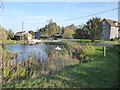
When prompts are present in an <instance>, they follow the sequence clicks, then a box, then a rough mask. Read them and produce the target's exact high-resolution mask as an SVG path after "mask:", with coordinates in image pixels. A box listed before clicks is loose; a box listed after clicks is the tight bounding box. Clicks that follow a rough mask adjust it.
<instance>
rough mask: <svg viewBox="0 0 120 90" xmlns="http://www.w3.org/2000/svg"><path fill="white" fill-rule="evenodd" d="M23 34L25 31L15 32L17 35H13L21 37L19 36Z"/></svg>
mask: <svg viewBox="0 0 120 90" xmlns="http://www.w3.org/2000/svg"><path fill="white" fill-rule="evenodd" d="M24 33H26V31H21V32H17V33H16V34H15V36H21V35H23V34H24Z"/></svg>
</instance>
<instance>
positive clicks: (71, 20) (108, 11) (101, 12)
mask: <svg viewBox="0 0 120 90" xmlns="http://www.w3.org/2000/svg"><path fill="white" fill-rule="evenodd" d="M117 9H118V8H113V9H110V10H106V11H102V12H98V13H94V14H90V15H86V16H81V17H76V18H71V19H66V20H60V21H56V22H65V21H72V20H76V19H81V18H82V19H83V18H87V17H90V16H94V15H98V14H103V13H107V12H110V11H114V10H117ZM25 24H46V23H24V25H25ZM17 25H18V24H17ZM13 26H16V25H13ZM13 26H10V27H13ZM25 26H26V25H25Z"/></svg>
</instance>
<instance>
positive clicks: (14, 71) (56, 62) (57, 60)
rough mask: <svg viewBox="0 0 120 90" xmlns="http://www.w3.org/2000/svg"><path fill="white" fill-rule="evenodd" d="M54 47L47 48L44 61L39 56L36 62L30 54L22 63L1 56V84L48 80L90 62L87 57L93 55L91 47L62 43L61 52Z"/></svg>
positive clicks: (90, 59)
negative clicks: (66, 70) (66, 69)
mask: <svg viewBox="0 0 120 90" xmlns="http://www.w3.org/2000/svg"><path fill="white" fill-rule="evenodd" d="M56 47H58V45H57V46H56V45H49V46H48V48H47V49H46V53H47V54H48V58H47V60H45V61H43V60H42V57H41V54H39V60H36V57H35V54H34V53H31V55H30V57H29V60H26V59H25V57H24V56H23V57H22V58H23V60H22V62H19V61H10V60H9V61H8V59H9V58H8V57H6V56H3V58H2V60H3V61H4V65H3V83H7V82H11V81H17V80H23V79H31V78H43V77H46V76H47V77H48V78H49V77H50V76H51V75H53V74H57V73H58V72H60V71H62V69H64V68H69V67H70V66H73V65H77V64H79V63H86V62H89V61H92V58H91V57H90V56H89V55H90V54H93V53H95V50H94V48H93V47H92V46H91V45H80V44H78V43H75V42H74V43H73V42H67V41H66V42H64V44H63V45H59V47H60V48H61V50H55V48H56ZM6 54H8V52H6Z"/></svg>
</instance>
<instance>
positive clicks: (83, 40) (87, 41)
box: [64, 39, 120, 43]
mask: <svg viewBox="0 0 120 90" xmlns="http://www.w3.org/2000/svg"><path fill="white" fill-rule="evenodd" d="M64 40H68V41H74V42H81V43H91V40H90V39H64ZM95 43H120V41H119V40H116V41H104V40H96V41H95Z"/></svg>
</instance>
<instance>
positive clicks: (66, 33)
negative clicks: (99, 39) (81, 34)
mask: <svg viewBox="0 0 120 90" xmlns="http://www.w3.org/2000/svg"><path fill="white" fill-rule="evenodd" d="M74 33H75V32H74V31H73V30H72V29H71V28H69V27H66V28H65V29H64V33H63V35H64V38H73V34H74Z"/></svg>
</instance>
